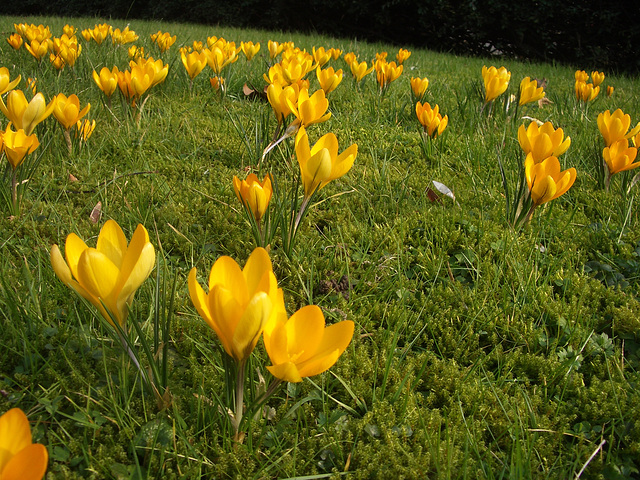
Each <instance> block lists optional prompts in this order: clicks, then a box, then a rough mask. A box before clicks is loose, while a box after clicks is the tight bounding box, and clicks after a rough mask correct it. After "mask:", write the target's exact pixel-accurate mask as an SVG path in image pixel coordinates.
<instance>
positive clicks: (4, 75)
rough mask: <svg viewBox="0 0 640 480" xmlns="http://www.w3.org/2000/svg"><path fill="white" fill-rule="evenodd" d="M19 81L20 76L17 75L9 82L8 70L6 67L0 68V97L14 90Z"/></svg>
mask: <svg viewBox="0 0 640 480" xmlns="http://www.w3.org/2000/svg"><path fill="white" fill-rule="evenodd" d="M21 79H22V76H20V75H18V76H17V77H16V78H14V79H13V80H11V76H10V75H9V69H8V68H7V67H0V95H4V94H5V93H7V92H8V91H9V90H13V89H14V88H16V85H18V83H20V80H21Z"/></svg>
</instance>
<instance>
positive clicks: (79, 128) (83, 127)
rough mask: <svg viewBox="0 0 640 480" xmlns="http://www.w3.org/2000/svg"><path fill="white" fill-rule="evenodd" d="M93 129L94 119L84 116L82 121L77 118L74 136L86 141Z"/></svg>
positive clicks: (94, 127) (94, 126)
mask: <svg viewBox="0 0 640 480" xmlns="http://www.w3.org/2000/svg"><path fill="white" fill-rule="evenodd" d="M95 129H96V121H95V120H87V119H86V118H85V119H84V120H82V121H80V120H78V123H76V137H80V139H81V140H82V141H83V142H86V141H87V140H88V139H89V137H90V136H91V134H92V133H93V131H94V130H95Z"/></svg>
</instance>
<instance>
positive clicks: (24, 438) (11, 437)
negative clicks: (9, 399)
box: [0, 408, 49, 480]
mask: <svg viewBox="0 0 640 480" xmlns="http://www.w3.org/2000/svg"><path fill="white" fill-rule="evenodd" d="M48 460H49V453H48V452H47V447H45V446H44V445H42V444H40V443H33V442H32V438H31V426H30V425H29V419H28V418H27V416H26V415H25V414H24V412H23V411H22V410H20V409H19V408H12V409H11V410H9V411H7V412H5V413H4V414H3V415H2V416H0V478H2V479H4V478H6V479H20V480H41V479H42V478H44V474H45V472H46V471H47V462H48Z"/></svg>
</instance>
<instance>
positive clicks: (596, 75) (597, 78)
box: [591, 70, 604, 87]
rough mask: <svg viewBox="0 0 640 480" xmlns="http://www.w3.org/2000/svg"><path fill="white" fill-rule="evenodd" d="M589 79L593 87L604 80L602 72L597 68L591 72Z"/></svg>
mask: <svg viewBox="0 0 640 480" xmlns="http://www.w3.org/2000/svg"><path fill="white" fill-rule="evenodd" d="M591 81H592V82H593V86H594V87H597V86H598V85H600V84H601V83H602V82H604V72H599V71H597V70H595V71H593V72H591Z"/></svg>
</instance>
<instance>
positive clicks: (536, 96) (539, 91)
mask: <svg viewBox="0 0 640 480" xmlns="http://www.w3.org/2000/svg"><path fill="white" fill-rule="evenodd" d="M544 96H545V92H544V89H543V88H542V87H538V82H537V81H536V80H535V79H534V80H531V78H530V77H524V78H523V79H522V81H521V82H520V100H519V101H518V105H526V104H527V103H531V102H537V101H538V100H540V99H541V98H543V97H544Z"/></svg>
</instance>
